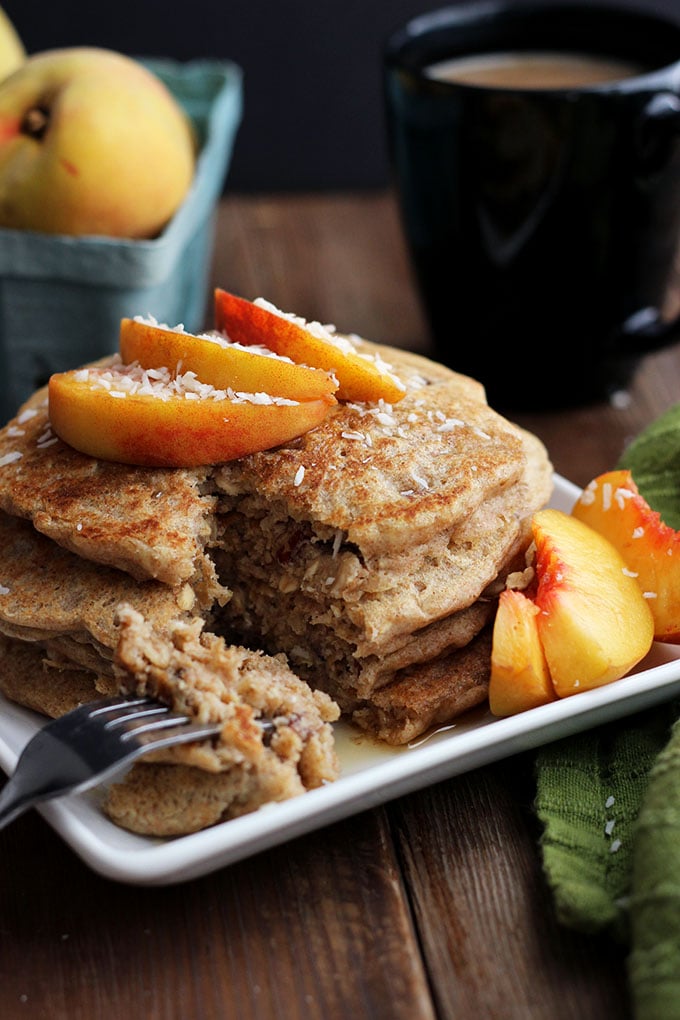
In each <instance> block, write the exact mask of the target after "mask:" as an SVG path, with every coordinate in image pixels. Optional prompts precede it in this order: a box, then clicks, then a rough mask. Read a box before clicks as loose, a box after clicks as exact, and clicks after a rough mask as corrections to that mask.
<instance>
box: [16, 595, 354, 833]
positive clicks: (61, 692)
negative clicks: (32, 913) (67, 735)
mask: <svg viewBox="0 0 680 1020" xmlns="http://www.w3.org/2000/svg"><path fill="white" fill-rule="evenodd" d="M117 621H118V625H119V626H120V641H119V644H118V649H117V655H116V667H115V677H100V676H97V675H96V674H94V673H91V672H89V671H85V670H79V669H76V668H73V667H71V666H64V665H62V666H57V665H55V664H54V663H53V662H50V660H49V657H47V656H45V655H44V654H43V650H42V648H41V646H40V645H39V644H38V643H36V642H31V643H28V642H21V641H12V640H11V639H7V638H4V639H1V640H0V690H2V693H3V694H5V696H6V697H9V698H11V699H12V700H13V701H16V702H18V703H19V704H22V705H25V706H26V707H29V708H31V709H34V710H36V711H39V712H43V713H44V714H47V715H50V716H53V717H54V716H58V715H61V714H62V713H63V712H67V711H70V710H71V709H72V708H75V707H76V706H77V705H78V704H82V703H83V702H86V701H90V700H93V699H95V698H97V697H100V696H102V695H110V694H113V693H118V692H123V693H129V692H134V693H138V694H149V695H152V696H153V697H156V698H159V699H160V700H162V701H163V702H164V703H166V704H168V705H170V706H171V707H172V708H174V709H175V710H177V711H180V712H183V713H185V714H186V715H188V716H189V717H190V718H191V719H194V720H196V721H211V722H212V721H223V723H224V726H223V729H222V732H221V734H220V736H219V738H217V739H211V740H206V741H197V742H196V743H192V744H183V745H181V746H179V747H174V748H166V749H164V750H162V751H156V752H151V753H149V754H148V755H147V756H146V757H145V759H144V761H143V762H139V763H137V764H135V765H134V766H133V767H132V769H131V770H130V771H129V772H128V773H127V774H126V775H125V776H124V778H123V779H122V780H121V781H119V782H116V783H115V784H114V785H113V786H112V787H110V788H109V789H108V791H107V794H106V796H105V798H104V802H103V808H104V811H105V812H106V813H107V814H108V815H109V817H110V818H111V819H112V820H113V821H114V822H116V824H118V825H120V826H122V827H124V828H126V829H129V830H130V831H133V832H138V833H142V834H144V835H153V836H177V835H182V834H185V833H189V832H194V831H196V830H198V829H201V828H204V827H206V826H207V825H213V824H216V823H217V822H220V821H224V820H226V819H228V818H232V817H237V816H239V815H242V814H247V813H249V812H251V811H254V810H256V809H257V808H258V807H261V806H262V805H263V804H266V803H271V802H275V801H280V800H286V799H288V798H290V797H295V796H299V795H300V794H302V793H304V792H305V791H306V790H307V789H313V788H315V787H317V786H320V785H322V783H325V782H331V781H332V780H334V779H335V778H337V775H338V762H337V758H336V755H335V750H334V745H333V735H332V730H331V728H330V725H329V724H330V722H332V721H333V720H335V719H336V718H337V716H338V710H337V708H336V706H335V705H334V704H333V703H332V702H331V700H330V699H329V698H327V697H326V696H325V695H323V694H321V693H319V692H313V691H311V690H310V688H309V687H308V686H307V685H306V684H304V683H302V681H300V680H299V679H298V678H297V677H296V676H294V674H293V673H291V671H290V670H289V669H288V668H287V666H286V665H285V663H284V661H283V660H282V659H281V658H277V659H275V658H271V657H268V656H264V655H262V654H260V653H253V652H251V651H249V650H248V649H244V648H236V647H233V646H230V647H228V646H226V645H225V644H224V642H223V641H220V639H219V638H217V637H215V636H214V635H209V634H207V635H204V634H201V626H202V625H201V623H200V621H198V620H195V621H193V622H192V623H187V622H186V621H178V622H177V623H176V624H175V625H173V626H170V627H169V628H168V631H167V636H166V637H161V636H160V635H159V632H158V630H157V629H156V627H155V625H151V624H149V623H148V622H147V621H145V620H144V618H143V617H142V616H141V615H140V614H139V613H138V612H136V611H135V610H133V609H132V608H131V607H130V606H126V605H123V606H121V607H120V609H119V613H118V617H117ZM261 719H266V720H268V721H271V723H272V724H273V731H272V733H271V734H270V733H269V732H266V733H265V731H264V730H263V728H262V726H261V725H260V720H261Z"/></svg>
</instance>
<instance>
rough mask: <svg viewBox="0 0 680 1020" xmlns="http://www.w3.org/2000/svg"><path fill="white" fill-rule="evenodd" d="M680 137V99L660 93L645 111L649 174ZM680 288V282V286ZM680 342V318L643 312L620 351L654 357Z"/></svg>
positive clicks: (643, 150)
mask: <svg viewBox="0 0 680 1020" xmlns="http://www.w3.org/2000/svg"><path fill="white" fill-rule="evenodd" d="M678 135H680V96H678V95H676V93H675V92H659V93H657V95H655V96H653V97H652V98H651V99H650V100H649V102H648V103H647V104H646V106H645V107H644V109H643V111H642V115H641V118H640V122H639V135H638V159H639V164H640V169H641V170H642V171H643V172H644V173H647V174H652V173H655V172H657V171H658V170H659V169H661V168H662V167H663V165H664V164H665V163H666V161H667V159H668V149H669V146H670V145H671V144H673V142H674V141H675V140H676V139H677V137H678ZM678 287H679V288H680V281H679V283H678ZM678 339H680V316H678V317H677V318H676V319H673V320H672V321H671V322H666V321H665V320H663V319H661V317H660V316H659V311H658V309H657V308H653V307H649V308H641V309H639V310H638V311H636V312H635V313H634V314H633V315H631V316H630V317H629V318H628V319H627V320H626V322H624V323H623V326H622V327H621V332H620V337H619V340H618V341H617V345H618V349H619V350H622V351H623V352H624V353H626V354H650V353H651V352H652V351H656V350H659V349H661V348H662V347H666V346H668V345H670V344H672V343H674V342H675V341H676V340H678Z"/></svg>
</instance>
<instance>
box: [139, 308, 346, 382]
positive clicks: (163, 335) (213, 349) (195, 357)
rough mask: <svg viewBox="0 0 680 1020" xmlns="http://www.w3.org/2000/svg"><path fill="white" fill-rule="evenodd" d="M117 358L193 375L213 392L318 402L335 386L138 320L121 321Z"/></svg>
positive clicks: (275, 361) (296, 368) (271, 360)
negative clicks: (264, 394) (211, 388)
mask: <svg viewBox="0 0 680 1020" xmlns="http://www.w3.org/2000/svg"><path fill="white" fill-rule="evenodd" d="M120 354H121V357H122V359H123V361H124V362H126V363H128V364H129V363H130V362H133V361H138V362H139V364H140V365H141V366H142V368H159V367H160V366H163V365H164V366H166V367H167V368H169V369H171V370H176V371H181V372H195V373H196V375H197V377H198V378H199V379H200V380H201V381H202V382H205V383H210V384H211V385H212V386H214V387H215V388H216V389H228V388H231V389H233V390H240V391H245V392H247V393H268V394H269V395H270V396H272V397H289V398H290V399H291V400H321V399H323V397H325V396H328V395H329V394H331V393H334V392H335V391H336V390H337V388H338V384H337V382H336V381H335V379H333V378H332V377H331V376H330V375H329V374H328V372H323V371H320V370H319V369H317V368H308V367H306V366H305V365H295V364H293V363H292V362H290V361H286V360H283V359H282V358H281V357H279V356H277V355H274V354H271V355H268V354H266V353H265V354H259V353H256V352H254V351H247V350H242V349H240V348H238V347H234V346H232V345H230V344H228V343H227V342H226V341H224V340H221V339H220V338H219V337H216V338H214V339H211V338H209V337H207V336H196V335H194V334H193V333H185V332H183V331H181V330H177V329H168V328H166V327H164V326H159V325H156V324H154V323H150V322H144V321H142V320H140V319H122V320H121V324H120Z"/></svg>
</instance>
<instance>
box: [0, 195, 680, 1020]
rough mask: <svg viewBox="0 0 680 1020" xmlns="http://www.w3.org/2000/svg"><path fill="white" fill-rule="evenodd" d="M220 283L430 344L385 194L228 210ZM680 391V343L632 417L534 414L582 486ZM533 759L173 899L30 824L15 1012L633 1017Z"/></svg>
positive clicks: (196, 885)
mask: <svg viewBox="0 0 680 1020" xmlns="http://www.w3.org/2000/svg"><path fill="white" fill-rule="evenodd" d="M213 281H214V283H216V284H220V285H222V286H224V287H226V288H228V289H230V290H233V291H235V292H237V293H240V294H242V295H244V296H246V297H251V298H254V297H256V296H257V295H263V296H265V297H267V298H268V299H269V300H271V301H273V302H275V303H276V304H277V305H279V306H280V307H283V308H285V309H287V310H291V311H295V312H298V313H299V314H302V315H304V316H306V317H307V318H310V319H311V318H317V319H319V320H321V321H322V322H334V323H335V324H336V325H337V327H338V328H339V329H343V330H347V331H356V332H359V333H363V334H364V335H365V336H368V337H370V338H372V339H374V340H379V341H385V342H390V343H394V344H397V345H404V346H412V347H413V348H415V349H419V350H426V346H425V342H424V336H425V331H424V327H423V323H422V320H421V318H420V315H419V311H418V308H417V304H416V300H415V297H414V292H413V289H412V285H411V280H410V276H409V271H408V268H407V264H406V260H405V255H404V249H403V244H402V240H401V235H400V233H399V227H398V223H397V218H396V215H395V211H394V207H393V204H392V202H391V199H390V197H389V195H387V194H382V193H381V194H351V195H343V194H341V195H311V196H309V195H304V196H231V197H229V198H228V199H227V200H225V201H224V202H223V204H222V206H221V208H220V210H219V217H218V223H217V237H216V247H215V257H214V267H213ZM677 399H680V357H679V356H678V351H677V349H676V350H670V351H667V352H665V353H663V354H658V355H654V356H651V357H649V358H648V359H647V361H646V362H645V364H644V366H643V368H642V370H641V371H640V373H639V376H638V378H637V379H636V382H635V385H634V387H633V389H632V390H631V392H630V400H629V402H628V403H627V405H626V406H621V407H613V406H604V405H602V406H596V407H588V408H584V409H581V410H574V411H569V412H563V413H559V414H558V413H555V414H541V415H529V414H526V415H522V416H521V421H522V423H523V424H525V425H526V426H528V427H529V428H531V429H532V430H534V431H535V432H536V433H537V434H538V435H540V436H541V437H542V438H543V440H544V441H545V442H546V444H547V446H548V448H549V450H550V452H551V455H552V459H553V462H554V465H555V469H556V470H557V471H558V472H560V473H561V474H563V475H565V476H567V477H568V478H570V479H572V480H573V481H575V482H577V483H579V484H584V483H586V482H587V481H589V479H590V478H591V477H592V476H594V475H595V474H597V473H598V472H600V471H603V470H605V469H607V468H609V467H612V466H613V465H614V463H615V461H616V459H617V457H618V455H619V453H620V452H621V449H622V448H623V446H624V444H625V442H626V441H627V440H628V439H629V438H630V437H632V436H633V435H634V434H635V433H637V432H638V431H639V430H640V429H641V428H643V427H644V426H645V425H646V424H648V423H649V422H650V421H651V420H652V419H653V418H654V417H656V416H657V415H658V414H659V413H660V412H662V411H663V410H665V409H666V408H667V407H668V406H670V405H671V404H672V403H673V402H674V401H675V400H677ZM518 420H519V417H518ZM576 437H578V438H577V440H576ZM532 761H533V758H532V754H531V753H530V752H526V753H524V754H520V755H518V756H516V757H514V758H512V759H510V760H506V761H503V762H500V763H497V764H494V765H490V766H487V767H484V768H481V769H479V770H477V771H475V772H472V773H469V774H466V775H463V776H461V777H458V778H454V779H451V780H448V781H445V782H441V783H439V784H438V785H436V786H434V787H431V788H429V789H426V790H423V791H422V792H419V793H414V794H412V795H410V796H406V797H403V798H401V799H398V800H395V801H393V802H391V803H389V804H387V805H385V806H383V807H378V808H376V809H373V810H369V811H364V812H363V813H361V814H359V815H358V816H356V817H353V818H350V819H348V820H346V821H343V822H340V823H337V824H333V825H331V826H329V827H327V828H325V829H322V830H320V831H318V832H315V833H313V834H311V835H309V836H305V837H301V838H298V839H296V840H294V841H293V842H290V843H288V844H286V845H283V846H281V847H279V848H276V849H273V850H270V851H267V852H263V853H261V854H259V855H258V856H256V857H254V858H251V859H249V860H245V861H243V862H241V863H237V864H234V865H232V866H231V867H228V868H224V869H223V870H221V871H218V872H217V873H215V874H212V875H210V876H207V877H205V878H201V879H198V880H194V881H191V882H188V883H185V884H180V885H175V886H171V887H165V888H144V887H142V888H135V887H130V886H126V885H120V884H117V883H114V882H112V881H109V880H105V879H103V878H101V877H99V876H98V875H96V874H94V873H92V872H91V871H90V870H89V869H88V868H87V867H86V866H85V865H84V864H83V863H81V861H80V859H79V858H77V857H76V856H75V855H74V854H73V853H72V851H71V850H70V849H68V848H67V847H66V846H65V845H64V844H63V843H62V841H61V840H60V838H59V837H58V836H56V835H55V834H54V832H53V831H52V830H51V829H50V828H49V827H48V826H47V825H46V824H45V822H44V821H43V820H42V819H41V818H40V817H39V815H37V814H36V813H31V814H29V815H27V816H24V817H23V818H21V819H20V820H18V821H17V822H15V823H14V824H13V825H12V826H10V827H9V828H8V829H6V830H4V831H3V832H2V833H0V876H1V877H0V1017H2V1020H14V1018H30V1020H36V1018H48V1020H109V1018H111V1020H114V1018H115V1020H119V1018H121V1017H126V1018H130V1020H136V1018H144V1020H155V1018H178V1020H195V1018H196V1020H198V1018H201V1020H203V1018H237V1020H242V1018H243V1020H250V1018H253V1020H255V1018H256V1020H269V1018H276V1020H298V1018H300V1020H303V1018H304V1020H308V1018H317V1017H319V1018H324V1020H335V1018H342V1020H344V1018H347V1020H364V1018H366V1020H381V1018H385V1020H400V1018H403V1020H430V1018H435V1017H436V1018H442V1020H444V1018H445V1020H469V1018H475V1020H486V1018H488V1020H491V1018H493V1020H591V1018H592V1020H625V1018H626V1017H627V1016H629V1015H630V1013H629V1006H628V1002H627V995H626V983H625V956H624V952H623V951H622V950H619V949H617V948H616V947H615V946H614V945H613V944H612V943H610V942H609V941H607V940H605V939H602V938H597V937H586V936H581V935H577V934H574V933H572V932H569V931H567V930H565V929H560V928H559V927H558V926H557V924H556V922H555V918H554V916H553V912H552V908H551V903H550V899H549V896H548V893H547V890H546V887H545V883H544V880H543V877H542V872H541V865H540V859H539V855H538V852H537V840H538V835H539V833H538V830H537V825H536V822H535V819H534V817H533V815H532V810H531V805H532V797H533V784H532Z"/></svg>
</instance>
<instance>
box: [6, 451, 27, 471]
mask: <svg viewBox="0 0 680 1020" xmlns="http://www.w3.org/2000/svg"><path fill="white" fill-rule="evenodd" d="M22 457H23V453H22V452H21V450H12V451H11V453H6V454H5V455H4V457H0V467H4V466H5V465H6V464H14V463H16V461H18V460H21V458H22Z"/></svg>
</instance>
